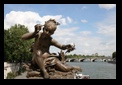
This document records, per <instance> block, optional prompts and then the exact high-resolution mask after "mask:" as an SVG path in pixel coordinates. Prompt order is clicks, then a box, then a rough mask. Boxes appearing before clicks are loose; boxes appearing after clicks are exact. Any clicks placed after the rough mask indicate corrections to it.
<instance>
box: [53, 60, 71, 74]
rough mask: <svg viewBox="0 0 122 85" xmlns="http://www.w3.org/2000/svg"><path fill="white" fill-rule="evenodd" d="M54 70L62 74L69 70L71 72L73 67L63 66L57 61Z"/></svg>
mask: <svg viewBox="0 0 122 85" xmlns="http://www.w3.org/2000/svg"><path fill="white" fill-rule="evenodd" d="M55 69H57V70H60V71H63V72H68V71H70V70H73V67H72V66H67V65H65V64H63V63H62V62H61V61H59V60H58V59H57V61H56V65H55Z"/></svg>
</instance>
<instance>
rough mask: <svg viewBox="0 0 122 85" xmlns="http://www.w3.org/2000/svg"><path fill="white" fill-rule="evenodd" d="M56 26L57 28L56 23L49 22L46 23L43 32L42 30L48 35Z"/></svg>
mask: <svg viewBox="0 0 122 85" xmlns="http://www.w3.org/2000/svg"><path fill="white" fill-rule="evenodd" d="M56 28H57V25H56V23H54V22H49V23H48V24H46V25H45V27H44V29H43V32H44V34H46V35H48V36H50V35H52V34H54V32H55V30H56Z"/></svg>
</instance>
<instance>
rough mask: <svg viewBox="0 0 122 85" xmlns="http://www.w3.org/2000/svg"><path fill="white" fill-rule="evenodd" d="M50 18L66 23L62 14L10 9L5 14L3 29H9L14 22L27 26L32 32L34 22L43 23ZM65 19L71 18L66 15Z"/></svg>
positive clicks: (62, 23)
mask: <svg viewBox="0 0 122 85" xmlns="http://www.w3.org/2000/svg"><path fill="white" fill-rule="evenodd" d="M50 18H52V19H55V20H56V21H58V22H59V23H60V24H61V25H67V22H66V18H63V17H62V15H55V16H52V15H46V16H40V15H39V14H38V13H36V12H32V11H25V12H23V11H11V12H10V13H8V14H6V16H5V19H4V29H9V28H10V27H11V26H13V25H15V24H22V25H25V26H27V27H28V30H29V31H30V32H33V31H34V25H35V24H40V23H41V24H44V22H45V21H47V20H49V19H50ZM67 19H68V21H69V22H71V18H69V17H67Z"/></svg>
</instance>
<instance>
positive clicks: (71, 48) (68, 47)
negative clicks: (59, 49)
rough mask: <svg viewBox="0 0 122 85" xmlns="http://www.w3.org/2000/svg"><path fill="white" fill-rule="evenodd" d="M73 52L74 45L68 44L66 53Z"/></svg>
mask: <svg viewBox="0 0 122 85" xmlns="http://www.w3.org/2000/svg"><path fill="white" fill-rule="evenodd" d="M73 50H75V44H74V43H70V44H68V45H67V51H66V52H70V51H73Z"/></svg>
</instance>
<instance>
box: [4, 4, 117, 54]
mask: <svg viewBox="0 0 122 85" xmlns="http://www.w3.org/2000/svg"><path fill="white" fill-rule="evenodd" d="M50 18H51V19H55V20H56V21H57V22H59V23H60V25H59V26H58V27H57V29H56V31H55V33H54V34H53V35H52V37H53V38H54V39H55V40H57V41H58V42H59V43H61V44H70V43H74V44H75V48H76V49H75V50H74V51H72V52H70V53H69V54H80V55H93V54H96V53H98V55H101V56H103V55H104V56H112V53H113V52H115V51H116V4H4V29H9V28H10V27H11V26H14V25H15V24H21V25H25V26H26V27H28V30H29V32H33V31H34V25H36V24H42V25H43V24H44V23H45V21H47V20H49V19H50ZM50 52H52V53H54V52H55V53H58V52H60V49H59V48H56V47H54V46H51V48H50Z"/></svg>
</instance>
